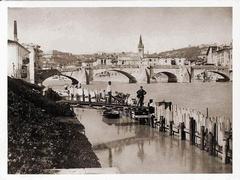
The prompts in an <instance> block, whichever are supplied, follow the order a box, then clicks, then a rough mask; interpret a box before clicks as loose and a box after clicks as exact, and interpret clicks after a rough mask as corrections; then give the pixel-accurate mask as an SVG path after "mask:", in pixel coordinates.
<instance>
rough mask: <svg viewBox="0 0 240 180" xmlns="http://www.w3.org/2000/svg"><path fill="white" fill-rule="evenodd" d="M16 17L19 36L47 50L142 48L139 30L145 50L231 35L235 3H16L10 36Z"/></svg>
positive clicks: (11, 14)
mask: <svg viewBox="0 0 240 180" xmlns="http://www.w3.org/2000/svg"><path fill="white" fill-rule="evenodd" d="M30 13H31V16H29V15H30ZM63 15H64V19H65V20H64V21H63V20H62V19H63ZM37 17H38V21H36V18H37ZM127 17H128V18H127ZM14 20H16V21H17V22H18V37H19V41H20V42H21V43H34V44H38V45H40V46H41V48H42V49H43V50H44V52H48V51H51V50H59V51H63V52H71V53H73V54H84V53H89V54H91V53H98V52H106V53H113V52H137V47H136V45H137V43H138V40H139V36H140V35H142V38H143V43H144V46H145V53H148V52H149V53H159V52H163V51H168V50H173V49H179V48H184V47H188V46H189V45H191V46H198V45H201V44H213V43H217V44H227V43H230V42H231V41H232V28H231V27H232V9H231V8H226V7H224V8H54V9H53V8H28V9H24V8H11V9H9V21H8V26H9V28H8V38H9V39H13V36H12V35H13V33H12V32H13V21H14ZM117 20H118V22H117ZM194 21H195V22H198V23H194ZM204 21H205V24H206V25H205V26H203V22H204ZM116 22H117V23H116ZM193 23H194V26H193ZM163 27H164V28H163ZM126 28H127V30H126ZM116 30H117V31H116ZM196 36H197V38H196Z"/></svg>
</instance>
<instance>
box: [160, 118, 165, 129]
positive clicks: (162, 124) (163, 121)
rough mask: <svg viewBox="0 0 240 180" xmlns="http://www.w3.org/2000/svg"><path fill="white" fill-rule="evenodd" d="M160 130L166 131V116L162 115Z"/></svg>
mask: <svg viewBox="0 0 240 180" xmlns="http://www.w3.org/2000/svg"><path fill="white" fill-rule="evenodd" d="M159 131H161V132H165V118H164V117H163V116H160V128H159Z"/></svg>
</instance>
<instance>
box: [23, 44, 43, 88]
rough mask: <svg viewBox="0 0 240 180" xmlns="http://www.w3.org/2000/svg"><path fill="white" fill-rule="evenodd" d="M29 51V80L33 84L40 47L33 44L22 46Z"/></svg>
mask: <svg viewBox="0 0 240 180" xmlns="http://www.w3.org/2000/svg"><path fill="white" fill-rule="evenodd" d="M23 45H24V47H26V48H27V49H28V51H30V54H29V79H30V82H31V83H33V84H34V83H35V63H36V62H37V61H38V60H39V52H40V49H39V48H40V46H39V45H35V44H23Z"/></svg>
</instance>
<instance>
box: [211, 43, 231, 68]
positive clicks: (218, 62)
mask: <svg viewBox="0 0 240 180" xmlns="http://www.w3.org/2000/svg"><path fill="white" fill-rule="evenodd" d="M207 63H208V64H213V65H215V66H228V67H230V68H232V46H231V45H229V46H209V48H208V50H207Z"/></svg>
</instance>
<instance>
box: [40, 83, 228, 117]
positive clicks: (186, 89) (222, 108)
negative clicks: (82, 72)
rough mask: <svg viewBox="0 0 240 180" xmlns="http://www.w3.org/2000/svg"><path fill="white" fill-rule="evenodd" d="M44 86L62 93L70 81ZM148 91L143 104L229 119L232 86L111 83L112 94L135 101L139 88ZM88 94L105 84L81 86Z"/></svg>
mask: <svg viewBox="0 0 240 180" xmlns="http://www.w3.org/2000/svg"><path fill="white" fill-rule="evenodd" d="M44 83H45V85H48V86H49V87H53V88H54V89H55V90H58V89H63V86H64V85H65V84H70V83H71V82H70V81H69V80H62V81H49V80H48V81H45V82H44ZM141 85H142V86H143V88H144V89H145V90H146V91H147V94H146V97H145V104H146V103H147V102H148V100H149V99H150V98H151V99H154V100H155V101H162V100H165V101H172V102H173V103H174V104H177V105H178V106H180V107H187V108H192V109H196V110H198V111H201V112H202V113H205V112H206V108H208V109H209V116H225V117H228V118H230V119H232V83H231V82H226V83H220V82H218V83H217V82H206V83H202V82H195V83H153V84H139V83H137V84H129V83H121V82H112V91H113V92H114V91H118V92H124V93H129V94H131V97H136V91H137V90H138V89H139V87H140V86H141ZM83 87H84V88H88V89H91V90H101V89H106V87H107V82H92V83H91V84H90V85H83Z"/></svg>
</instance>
